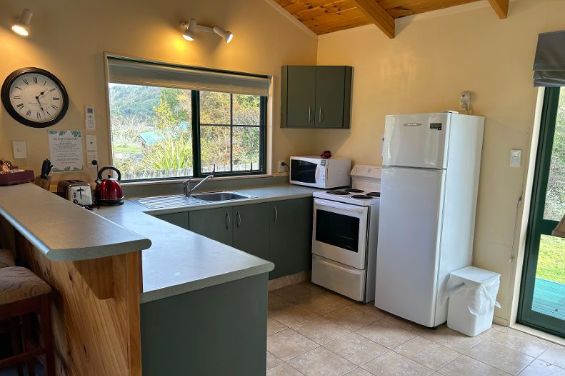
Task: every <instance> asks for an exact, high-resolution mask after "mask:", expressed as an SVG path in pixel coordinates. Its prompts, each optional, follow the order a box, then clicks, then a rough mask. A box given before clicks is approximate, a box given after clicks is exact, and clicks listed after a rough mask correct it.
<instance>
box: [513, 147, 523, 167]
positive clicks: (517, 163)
mask: <svg viewBox="0 0 565 376" xmlns="http://www.w3.org/2000/svg"><path fill="white" fill-rule="evenodd" d="M521 166H522V150H520V149H512V150H510V167H521Z"/></svg>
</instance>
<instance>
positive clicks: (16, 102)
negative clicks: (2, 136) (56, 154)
mask: <svg viewBox="0 0 565 376" xmlns="http://www.w3.org/2000/svg"><path fill="white" fill-rule="evenodd" d="M2 103H3V104H4V107H5V108H6V111H8V113H9V114H10V116H12V117H13V118H14V119H16V120H17V121H18V122H20V123H22V124H24V125H27V126H29V127H33V128H46V127H50V126H52V125H54V124H57V123H58V122H59V121H60V120H61V119H63V117H65V114H66V113H67V109H68V108H69V96H68V94H67V90H66V89H65V86H64V85H63V83H62V82H61V81H60V80H59V79H58V78H57V77H56V76H55V75H54V74H52V73H50V72H48V71H46V70H44V69H40V68H33V67H30V68H22V69H18V70H17V71H15V72H12V73H11V74H10V75H9V76H8V77H7V78H6V80H5V81H4V84H3V85H2Z"/></svg>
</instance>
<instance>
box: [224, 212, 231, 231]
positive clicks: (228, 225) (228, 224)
mask: <svg viewBox="0 0 565 376" xmlns="http://www.w3.org/2000/svg"><path fill="white" fill-rule="evenodd" d="M225 224H226V230H229V229H230V225H231V217H230V215H229V213H228V212H226V218H225Z"/></svg>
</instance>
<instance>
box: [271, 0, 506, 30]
mask: <svg viewBox="0 0 565 376" xmlns="http://www.w3.org/2000/svg"><path fill="white" fill-rule="evenodd" d="M275 1H276V2H277V3H278V4H279V5H280V6H281V7H283V8H284V9H285V10H286V11H287V12H289V13H290V14H292V15H293V16H294V17H296V18H297V19H298V20H299V21H300V22H302V23H303V24H304V25H306V26H307V27H308V28H309V29H310V30H312V31H313V32H314V33H316V34H318V35H320V34H326V33H331V32H333V31H338V30H344V29H350V28H352V27H357V26H361V25H367V24H370V23H373V24H375V25H376V26H377V27H379V29H381V30H382V31H383V32H384V33H385V34H386V35H387V36H388V37H389V38H394V36H395V26H394V20H395V19H396V18H401V17H405V16H411V15H414V14H418V13H424V12H430V11H433V10H438V9H443V8H449V7H452V6H456V5H462V4H467V3H472V2H475V1H479V0H275ZM488 1H489V3H490V4H491V6H492V8H493V9H494V11H495V12H496V14H497V15H498V17H500V18H506V17H507V15H508V1H509V0H488Z"/></svg>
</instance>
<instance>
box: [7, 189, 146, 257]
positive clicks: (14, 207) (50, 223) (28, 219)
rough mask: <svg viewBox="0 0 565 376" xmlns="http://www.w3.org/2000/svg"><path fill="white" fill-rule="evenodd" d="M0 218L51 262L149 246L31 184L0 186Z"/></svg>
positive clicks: (107, 221) (107, 222) (108, 222)
mask: <svg viewBox="0 0 565 376" xmlns="http://www.w3.org/2000/svg"><path fill="white" fill-rule="evenodd" d="M0 215H1V216H2V217H4V218H5V219H6V220H7V221H8V222H9V223H10V224H11V225H12V226H14V228H15V229H16V230H18V231H19V232H20V233H21V234H22V235H23V236H25V237H26V238H27V239H28V240H29V242H30V243H31V244H33V245H34V246H35V247H36V248H37V249H38V250H39V251H41V252H43V253H44V254H45V256H47V257H48V258H49V259H52V260H60V261H79V260H89V259H95V258H101V257H106V256H115V255H119V254H124V253H129V252H137V251H141V250H144V249H147V248H149V247H150V246H151V241H150V240H149V239H147V238H146V237H145V236H141V235H139V234H137V233H135V232H132V231H130V230H128V229H126V228H124V227H123V226H121V225H119V224H116V223H114V222H112V221H110V220H108V219H105V218H103V217H100V216H99V215H96V214H95V213H93V212H91V211H88V210H86V209H83V208H81V207H79V206H77V205H75V204H73V203H72V202H70V201H68V200H65V199H63V198H61V197H59V196H57V195H55V194H52V193H50V192H48V191H46V190H44V189H42V188H39V187H38V186H36V185H34V184H22V185H14V186H7V187H0Z"/></svg>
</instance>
